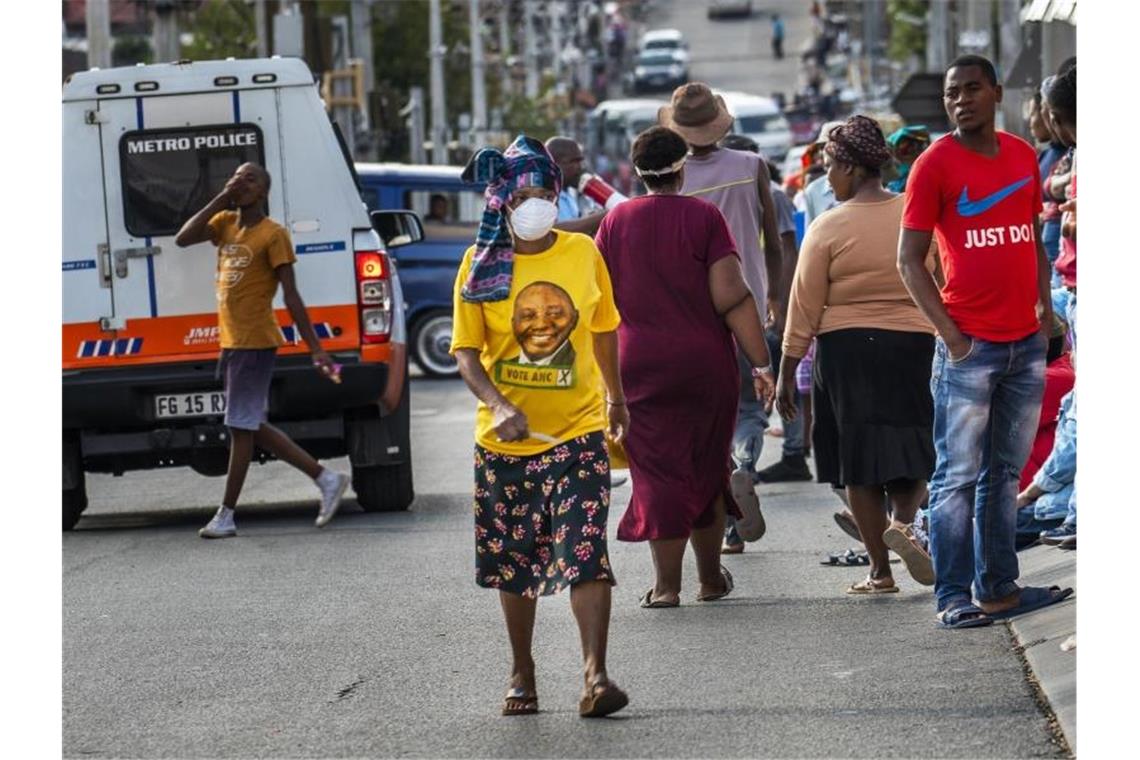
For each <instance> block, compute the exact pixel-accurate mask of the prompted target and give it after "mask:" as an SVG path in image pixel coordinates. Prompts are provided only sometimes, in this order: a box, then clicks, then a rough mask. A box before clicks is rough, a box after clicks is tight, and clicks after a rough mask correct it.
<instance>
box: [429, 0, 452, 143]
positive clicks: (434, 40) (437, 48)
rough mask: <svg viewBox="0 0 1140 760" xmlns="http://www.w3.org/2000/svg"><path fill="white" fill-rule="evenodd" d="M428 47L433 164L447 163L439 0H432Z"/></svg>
mask: <svg viewBox="0 0 1140 760" xmlns="http://www.w3.org/2000/svg"><path fill="white" fill-rule="evenodd" d="M428 12H429V13H430V14H431V15H430V17H429V19H428V47H429V48H430V55H431V156H432V159H431V160H432V163H433V164H446V163H447V110H446V108H445V103H444V100H443V99H444V94H443V56H444V53H445V52H446V51H445V49H444V46H443V18H442V17H441V16H440V10H439V0H430V2H429V3H428Z"/></svg>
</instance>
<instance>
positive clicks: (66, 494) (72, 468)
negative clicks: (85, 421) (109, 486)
mask: <svg viewBox="0 0 1140 760" xmlns="http://www.w3.org/2000/svg"><path fill="white" fill-rule="evenodd" d="M63 484H64V488H63V529H64V530H71V529H72V528H74V527H75V524H76V523H77V522H79V516H80V515H81V514H83V510H85V509H87V480H86V478H85V477H84V473H83V456H82V454H81V452H80V450H79V441H78V439H77V438H75V437H69V436H67V435H65V436H64V439H63Z"/></svg>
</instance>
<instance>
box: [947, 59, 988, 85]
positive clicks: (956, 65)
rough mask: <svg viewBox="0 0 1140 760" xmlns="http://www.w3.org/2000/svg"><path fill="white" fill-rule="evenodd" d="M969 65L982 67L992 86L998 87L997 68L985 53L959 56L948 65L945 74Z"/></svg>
mask: <svg viewBox="0 0 1140 760" xmlns="http://www.w3.org/2000/svg"><path fill="white" fill-rule="evenodd" d="M967 66H977V67H978V68H980V69H981V70H982V74H984V75H985V77H986V80H987V81H988V82H989V83H990V86H991V87H997V83H998V80H997V69H995V68H994V64H993V62H992V61H990V59H989V58H986V57H985V56H984V55H973V54H970V55H960V56H958V57H957V58H955V59H954V60H953V61H951V62H950V65H949V66H947V67H946V71H945V72H944V73H943V76H945V75H946V74H949V73H950V70H951V69H963V68H966V67H967Z"/></svg>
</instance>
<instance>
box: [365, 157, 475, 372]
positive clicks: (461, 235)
mask: <svg viewBox="0 0 1140 760" xmlns="http://www.w3.org/2000/svg"><path fill="white" fill-rule="evenodd" d="M461 171H462V168H461V167H458V166H429V165H416V164H373V163H357V164H356V173H357V176H359V177H360V184H361V188H362V189H361V196H362V197H363V198H364V202H365V204H366V205H367V206H368V208H369V209H371V210H389V209H407V210H412V211H416V212H417V213H418V214H419V216H420V218H421V219H422V220H423V231H424V232H423V240H421V241H419V242H416V243H412V244H411V245H405V246H402V247H400V248H398V249H395V250H393V251H392V258H393V259H395V261H396V266H397V268H398V270H399V272H400V282H401V284H402V285H403V289H404V300H405V301H406V314H407V325H408V350H409V354H410V357H411V359H412V360H413V361H414V362H415V363H416V365H417V366H419V368H420V369H421V370H423V371H424V373H426V374H428V375H431V376H433V377H454V376H457V375H458V373H459V370H458V368H457V367H456V364H455V359H454V357H452V356H451V354H450V353H448V349H449V348H450V346H451V329H452V319H451V298H452V287H453V285H454V283H455V273H456V271H458V269H459V262H460V261H461V260H462V259H463V252H464V251H466V250H467V248H468V247H469V246H470V245H471V244H472V243H474V242H475V234H476V232H477V231H478V228H479V221H480V220H481V219H482V216H483V186H482V185H471V184H467V183H465V182H463V181H462V180H461V179H460V178H459V174H460V172H461Z"/></svg>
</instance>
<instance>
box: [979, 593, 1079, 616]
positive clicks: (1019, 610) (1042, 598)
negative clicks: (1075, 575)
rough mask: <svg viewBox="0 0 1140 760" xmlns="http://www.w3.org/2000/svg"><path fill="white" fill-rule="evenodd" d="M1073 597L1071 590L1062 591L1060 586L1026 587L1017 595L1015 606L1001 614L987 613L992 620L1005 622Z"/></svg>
mask: <svg viewBox="0 0 1140 760" xmlns="http://www.w3.org/2000/svg"><path fill="white" fill-rule="evenodd" d="M1072 595H1073V590H1072V589H1071V588H1066V589H1062V588H1061V587H1060V586H1050V587H1049V588H1042V587H1040V586H1026V587H1025V588H1023V589H1021V593H1020V594H1019V595H1018V599H1017V606H1016V607H1012V608H1010V609H1008V610H1002V611H1001V612H990V613H988V614H989V616H990V619H992V620H1007V619H1009V618H1011V617H1016V616H1017V615H1024V614H1025V613H1026V612H1033V611H1034V610H1039V609H1041V608H1042V607H1048V606H1049V605H1051V604H1056V603H1057V602H1060V601H1063V600H1065V599H1068V598H1069V597H1070V596H1072Z"/></svg>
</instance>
